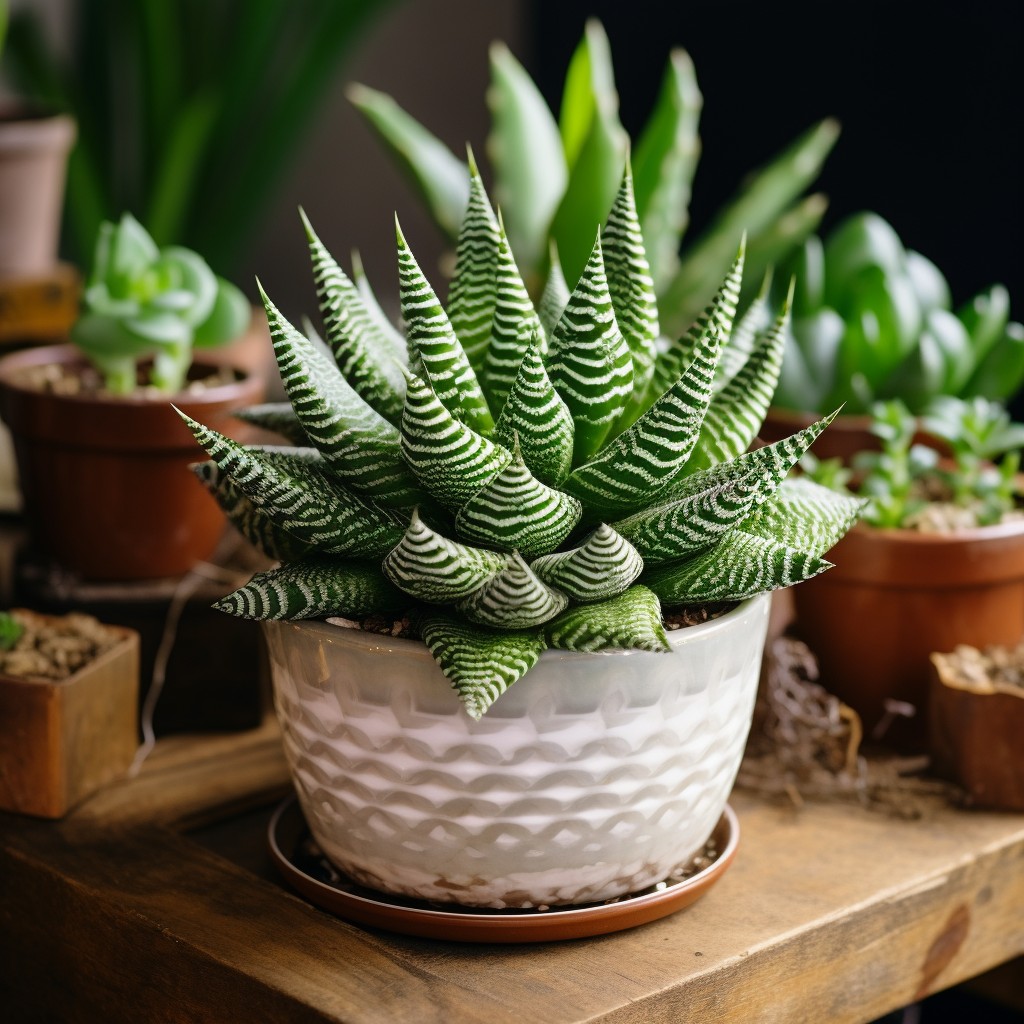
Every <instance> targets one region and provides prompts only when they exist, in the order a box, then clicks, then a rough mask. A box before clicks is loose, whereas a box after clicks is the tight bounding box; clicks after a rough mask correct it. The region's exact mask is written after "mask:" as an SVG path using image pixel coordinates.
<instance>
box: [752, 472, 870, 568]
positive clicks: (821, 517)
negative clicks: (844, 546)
mask: <svg viewBox="0 0 1024 1024" xmlns="http://www.w3.org/2000/svg"><path fill="white" fill-rule="evenodd" d="M863 507H864V501H863V500H862V499H860V498H854V497H851V496H850V495H846V494H839V493H838V492H836V491H833V490H831V489H830V488H828V487H822V486H821V484H817V483H815V482H814V481H813V480H809V479H808V478H807V477H805V476H799V477H796V478H794V479H792V480H784V481H783V482H782V485H781V486H780V487H779V489H778V491H777V492H776V493H775V494H774V495H773V496H772V498H771V500H769V501H766V502H765V503H764V504H762V505H761V506H760V507H759V508H758V509H757V511H756V512H755V513H754V514H753V515H752V516H751V517H750V518H749V519H748V520H747V521H746V522H745V523H744V524H743V530H744V531H745V532H746V533H752V534H754V535H755V536H758V537H766V538H768V539H771V540H775V541H778V542H779V543H780V544H785V545H787V546H788V547H792V548H799V549H800V550H801V551H808V552H810V553H811V554H813V555H817V556H819V557H821V556H822V555H824V554H825V553H826V552H828V551H829V550H830V549H831V548H832V547H833V546H834V545H835V544H836V543H837V542H838V541H839V539H840V538H841V537H842V536H843V535H844V534H845V533H846V531H847V530H849V529H850V527H851V526H853V524H854V523H855V522H856V521H857V517H858V516H859V515H860V513H861V510H862V509H863Z"/></svg>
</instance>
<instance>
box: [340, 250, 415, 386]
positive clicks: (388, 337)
mask: <svg viewBox="0 0 1024 1024" xmlns="http://www.w3.org/2000/svg"><path fill="white" fill-rule="evenodd" d="M352 280H353V281H354V282H355V286H356V289H357V290H358V291H359V297H360V298H361V299H362V300H363V307H364V308H365V310H366V312H367V315H368V316H369V317H370V319H371V320H372V321H373V323H374V326H375V327H376V328H377V334H376V337H378V338H379V339H380V340H381V342H382V344H384V345H386V346H387V352H388V354H389V355H390V356H391V358H392V359H394V360H395V362H397V363H398V364H399V365H400V366H408V365H409V347H408V345H406V343H405V335H404V334H403V333H402V332H401V331H400V330H399V329H398V328H397V327H396V326H395V325H394V324H393V323H392V322H391V318H390V317H389V316H388V315H387V313H385V312H384V310H383V308H382V307H381V304H380V302H379V301H378V300H377V296H376V294H375V293H374V290H373V285H371V284H370V281H369V278H368V277H367V276H366V271H365V270H363V260H362V257H361V256H360V255H359V250H358V249H353V250H352Z"/></svg>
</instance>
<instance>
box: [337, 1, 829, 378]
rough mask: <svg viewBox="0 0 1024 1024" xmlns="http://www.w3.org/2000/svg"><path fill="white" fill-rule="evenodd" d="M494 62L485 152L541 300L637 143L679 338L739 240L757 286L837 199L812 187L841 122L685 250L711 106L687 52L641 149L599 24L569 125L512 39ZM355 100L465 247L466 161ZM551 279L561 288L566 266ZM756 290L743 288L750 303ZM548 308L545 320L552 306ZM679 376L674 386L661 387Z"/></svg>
mask: <svg viewBox="0 0 1024 1024" xmlns="http://www.w3.org/2000/svg"><path fill="white" fill-rule="evenodd" d="M490 66H491V86H490V88H489V89H488V91H487V103H488V105H489V107H490V110H491V117H492V125H491V132H490V136H489V138H488V140H487V152H488V155H489V156H490V158H491V163H492V167H493V171H494V180H495V186H494V189H495V196H496V199H497V202H498V204H499V205H500V206H501V208H502V210H503V211H504V213H505V226H506V229H507V231H508V237H509V242H510V243H511V246H512V250H513V252H515V254H516V261H517V264H518V266H519V269H520V271H521V273H522V275H523V278H524V280H525V282H526V284H527V288H528V289H529V291H530V292H531V294H532V295H534V297H537V296H538V294H539V283H540V282H542V281H544V280H545V279H546V278H547V276H548V273H547V272H548V268H549V267H550V266H551V265H552V264H553V265H556V266H559V267H560V269H561V270H562V271H564V277H565V280H567V281H568V282H569V284H570V285H573V284H575V282H576V281H577V280H578V278H579V276H580V274H581V272H582V271H583V268H584V265H585V264H586V262H587V259H588V257H589V255H590V244H591V239H592V236H593V231H594V227H595V225H597V224H601V223H603V222H604V221H605V219H606V218H607V216H608V211H609V210H610V209H611V206H612V201H613V200H614V198H615V194H616V190H617V188H618V186H619V181H620V178H621V175H622V165H623V162H624V160H625V157H626V151H627V149H631V153H632V163H633V171H634V188H635V193H636V204H637V214H638V216H639V218H640V225H641V230H642V231H643V234H644V239H645V241H646V244H647V258H648V263H649V265H650V268H651V274H652V277H653V280H654V287H655V292H656V294H657V298H658V307H659V312H660V317H661V329H662V331H664V333H665V334H666V335H667V336H669V337H675V336H678V335H679V334H682V333H683V332H684V331H685V330H686V329H687V328H688V327H689V325H690V323H691V322H692V320H693V319H694V318H695V317H696V316H697V315H698V314H699V313H700V312H701V310H702V309H703V308H704V307H705V305H706V304H707V303H708V302H709V301H710V299H711V297H712V296H713V295H714V292H715V289H716V288H717V287H718V285H719V283H720V282H721V280H722V278H723V277H724V276H725V274H726V271H727V270H728V269H729V265H730V263H731V261H732V257H733V253H734V252H735V248H736V240H737V239H738V238H739V237H740V235H741V234H743V233H744V232H745V233H746V234H747V236H748V239H749V245H748V249H747V270H746V274H745V280H746V281H749V282H752V283H753V289H752V290H753V291H756V289H757V284H758V282H759V281H760V280H761V278H762V277H763V275H764V274H765V272H766V271H767V269H768V268H769V267H770V266H771V265H772V264H773V263H775V262H776V261H777V260H779V259H780V258H781V257H783V256H784V255H786V254H787V253H788V252H789V251H790V250H791V249H792V248H793V247H794V246H795V245H798V244H799V243H800V242H801V241H802V240H803V239H804V238H806V237H807V235H808V234H810V233H811V232H813V231H815V230H816V228H817V226H818V224H819V223H820V221H821V218H822V216H823V215H824V213H825V208H826V205H827V201H826V199H825V197H824V196H823V195H822V194H821V193H814V194H812V195H809V196H805V195H803V192H804V190H805V189H806V188H807V187H808V186H809V185H810V184H811V182H813V181H814V179H815V178H816V177H817V175H818V172H819V171H820V169H821V166H822V164H823V163H824V161H825V159H826V157H827V156H828V154H829V152H830V151H831V149H832V146H833V145H834V144H835V141H836V139H837V137H838V135H839V126H838V125H837V124H836V122H835V121H833V120H830V119H829V120H824V121H822V122H820V123H819V124H817V125H814V126H813V127H811V128H810V129H809V130H808V131H807V132H805V133H804V134H803V135H802V136H801V137H800V138H798V139H796V140H795V141H794V142H792V143H791V144H790V145H789V146H788V147H787V148H786V149H785V150H784V151H783V152H782V153H780V154H779V155H778V156H777V157H776V158H775V159H773V160H772V161H771V162H770V163H769V164H767V165H766V166H765V167H763V168H760V169H758V170H757V171H755V172H753V173H752V174H750V175H749V176H748V177H747V178H746V179H745V181H744V184H743V187H742V188H741V190H740V191H739V192H738V193H737V194H736V195H735V196H734V197H733V198H732V199H731V200H730V201H729V202H728V203H727V204H726V205H725V206H723V207H722V209H721V210H719V211H718V212H717V213H716V214H715V216H714V217H713V218H712V220H711V223H710V225H709V227H708V228H707V229H706V230H705V231H704V232H703V233H702V234H701V235H700V236H699V237H698V238H696V239H694V240H693V241H692V242H688V244H687V246H686V248H685V250H684V251H683V252H682V253H680V242H681V239H682V238H683V236H684V234H685V233H686V230H687V227H688V226H689V205H690V195H691V185H692V182H693V176H694V172H695V171H696V169H697V163H698V160H699V158H700V152H701V142H700V138H699V135H698V126H699V121H700V115H701V107H702V105H703V97H702V96H701V92H700V89H699V88H698V85H697V79H696V75H695V72H694V67H693V62H692V60H691V59H690V57H689V55H688V54H687V53H686V51H685V50H682V49H675V50H673V51H672V52H671V54H670V55H669V60H668V64H667V66H666V68H665V74H664V78H663V81H662V85H661V89H660V91H659V94H658V97H657V100H656V102H655V106H654V109H653V110H652V111H651V115H650V117H649V118H648V120H647V122H646V124H645V125H644V127H643V129H642V130H641V131H640V133H639V134H638V136H637V138H636V140H635V141H634V142H633V143H632V144H630V139H629V136H628V135H627V133H626V131H625V129H624V128H623V127H622V124H621V123H620V121H619V96H618V92H617V90H616V83H615V76H614V72H613V68H612V56H611V47H610V45H609V41H608V37H607V35H606V34H605V31H604V29H603V28H602V26H601V23H600V22H599V21H597V20H596V19H590V20H588V21H587V23H586V27H585V31H584V34H583V38H582V40H581V41H580V43H579V46H578V47H577V49H576V52H575V53H574V54H573V57H572V60H571V62H570V64H569V67H568V69H567V72H566V77H565V85H564V87H563V90H562V103H561V108H560V110H559V114H558V118H557V120H556V118H555V117H554V115H553V114H552V112H551V110H550V109H549V108H548V105H547V102H546V101H545V99H544V97H543V96H542V94H541V92H540V90H539V89H538V88H537V86H536V85H535V84H534V82H533V80H532V79H531V78H530V76H529V74H528V73H527V71H526V69H525V68H523V66H522V65H521V64H520V63H519V62H518V61H517V60H516V58H515V57H514V56H513V55H512V53H510V52H509V50H508V48H507V47H506V46H505V45H504V44H502V43H496V44H495V45H494V46H493V47H492V48H491V52H490ZM349 98H350V99H351V100H352V102H353V103H354V104H355V106H356V107H357V108H358V109H359V110H360V111H361V112H362V113H363V114H364V115H365V117H366V119H367V121H368V123H369V125H370V127H371V128H372V129H373V130H374V131H375V133H376V134H377V135H378V136H379V137H380V138H381V140H382V141H383V143H384V145H385V146H386V148H387V150H388V151H389V153H390V154H391V155H392V156H393V157H394V159H395V162H396V163H397V164H398V166H399V167H400V169H401V170H402V171H403V172H405V174H406V175H407V177H409V178H410V179H411V181H412V182H413V184H414V186H415V187H416V189H417V191H418V192H419V193H420V195H421V196H422V197H423V199H424V201H425V203H426V206H427V210H428V211H429V213H430V214H431V216H432V217H433V219H434V221H435V222H436V223H437V225H438V227H439V228H440V229H441V231H442V232H444V233H445V234H446V235H447V236H448V237H449V238H450V239H451V240H452V242H453V243H454V241H455V238H456V235H457V233H458V230H459V225H460V224H461V221H462V212H463V209H464V208H465V203H466V197H467V189H466V178H465V173H464V167H463V162H462V160H461V158H460V157H458V156H456V155H455V154H454V153H452V152H451V150H450V149H449V148H448V147H447V146H446V145H445V144H444V143H443V142H442V141H441V140H439V139H438V138H437V137H436V136H434V135H433V134H432V133H431V132H430V131H429V130H428V129H427V128H426V127H424V126H423V125H421V124H419V123H418V122H417V121H416V120H415V119H413V118H412V117H411V116H410V115H409V114H408V113H406V112H405V111H404V110H403V109H401V107H399V106H398V104H397V103H396V102H395V101H394V100H393V99H392V98H391V97H390V96H388V95H386V94H385V93H382V92H379V91H378V90H376V89H371V88H368V87H367V86H365V85H358V84H354V85H352V86H351V87H350V90H349ZM553 283H555V284H558V285H559V286H561V274H559V275H558V276H557V277H556V278H555V280H554V282H553ZM748 297H749V296H748V295H746V293H745V295H744V299H746V298H748ZM538 312H539V314H540V315H541V317H542V319H543V318H544V317H545V312H546V310H545V308H543V307H541V308H539V309H538ZM769 319H770V318H769ZM549 326H551V325H550V324H549ZM455 327H456V330H458V329H459V328H460V327H462V328H463V330H464V332H465V330H466V329H467V328H468V329H469V334H468V335H467V343H468V344H469V346H470V349H472V348H473V346H474V344H476V343H478V342H477V337H476V334H474V333H473V327H472V325H470V324H466V325H462V324H456V325H455ZM484 327H486V323H484ZM485 342H486V338H484V339H483V343H485ZM728 358H730V359H731V358H732V357H731V356H730V357H728ZM673 370H674V368H673ZM671 383H672V381H671V380H666V381H664V382H663V386H664V387H665V388H667V387H668V386H669V385H670V384H671Z"/></svg>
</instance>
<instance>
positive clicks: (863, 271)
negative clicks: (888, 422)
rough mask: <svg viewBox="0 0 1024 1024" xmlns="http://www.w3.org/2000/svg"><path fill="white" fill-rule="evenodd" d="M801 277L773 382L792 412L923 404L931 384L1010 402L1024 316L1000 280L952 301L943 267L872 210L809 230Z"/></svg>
mask: <svg viewBox="0 0 1024 1024" xmlns="http://www.w3.org/2000/svg"><path fill="white" fill-rule="evenodd" d="M784 269H785V271H788V272H791V273H793V274H794V275H795V276H796V279H797V288H796V293H795V296H794V299H793V323H792V338H791V339H790V341H789V343H788V345H787V351H786V356H785V359H784V361H783V367H782V378H781V380H780V382H779V388H778V391H777V393H776V402H777V404H778V405H780V406H782V407H785V408H789V409H797V410H799V411H818V412H821V411H824V410H826V409H834V408H836V407H837V406H839V405H844V412H847V413H851V412H867V411H868V410H869V409H870V408H871V406H872V405H873V404H874V403H875V402H877V401H879V400H885V399H895V398H898V399H900V400H902V401H903V402H904V403H905V404H906V405H907V406H908V407H909V408H910V410H911V411H912V412H914V413H921V412H923V411H924V409H925V407H926V406H927V405H928V404H929V403H930V402H931V401H932V399H934V398H935V397H936V396H938V395H953V396H958V397H961V398H973V397H976V396H978V397H982V398H987V399H991V400H998V401H1006V400H1007V399H1009V398H1010V397H1011V396H1012V395H1014V394H1015V393H1016V392H1017V390H1018V389H1019V388H1020V387H1021V385H1022V384H1024V326H1021V324H1019V323H1016V322H1012V321H1010V297H1009V293H1008V292H1007V291H1006V289H1005V288H1004V287H1003V286H1002V285H998V284H997V285H993V286H992V287H991V288H989V289H987V290H986V291H984V292H981V293H980V294H979V295H977V296H975V297H974V298H973V299H971V300H970V301H969V302H968V303H967V304H966V305H964V306H963V307H962V308H961V309H960V310H958V311H957V312H955V313H954V312H953V311H952V309H951V304H950V293H949V286H948V285H947V283H946V280H945V278H944V277H943V275H942V273H941V272H940V270H939V269H938V267H936V266H935V264H934V263H932V262H931V261H930V260H928V259H926V258H925V257H924V256H922V255H921V254H920V253H917V252H914V251H913V250H910V249H906V248H904V246H903V243H902V242H901V241H900V239H899V237H898V236H897V234H896V232H895V231H894V230H893V228H892V227H891V226H890V225H889V224H888V223H886V222H885V221H884V220H883V219H882V218H881V217H879V216H878V215H877V214H874V213H861V214H856V215H854V216H852V217H849V218H848V219H847V220H845V221H844V222H843V223H842V224H840V225H838V226H837V227H836V228H835V230H834V231H833V232H832V233H831V234H830V235H829V237H828V239H827V240H826V241H824V242H822V240H821V239H820V238H818V237H817V236H811V237H810V238H808V239H807V240H806V241H805V242H804V243H803V246H802V248H801V249H800V250H798V252H797V253H796V254H795V255H794V256H793V258H792V260H791V261H790V263H789V264H788V265H786V266H785V268H784Z"/></svg>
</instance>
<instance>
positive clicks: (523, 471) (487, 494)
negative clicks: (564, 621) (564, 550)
mask: <svg viewBox="0 0 1024 1024" xmlns="http://www.w3.org/2000/svg"><path fill="white" fill-rule="evenodd" d="M582 514H583V506H582V505H580V503H579V502H578V501H577V500H576V499H575V498H573V497H571V496H570V495H568V494H564V493H563V492H562V491H558V490H555V489H554V488H552V487H548V486H547V485H546V484H543V483H541V481H539V480H538V479H537V478H536V477H535V476H534V475H533V474H532V473H531V472H530V471H529V469H527V468H526V463H525V462H523V457H522V454H521V453H520V451H519V447H518V445H517V444H516V445H514V447H513V458H512V461H511V462H509V463H508V464H507V465H506V466H505V468H504V469H503V470H502V471H501V472H500V473H499V474H498V475H497V476H496V477H494V478H493V479H492V480H491V481H490V483H488V484H485V485H484V486H483V487H482V488H480V490H479V491H477V493H476V494H474V495H473V497H472V498H470V499H469V501H468V502H466V504H465V505H463V506H462V508H461V509H460V511H459V514H458V515H457V516H456V518H455V530H456V532H457V533H458V534H459V536H460V537H461V538H463V539H464V540H468V541H475V542H476V543H479V544H485V545H486V546H488V547H492V548H497V549H498V550H500V551H520V552H522V554H523V555H524V556H525V557H526V558H534V557H536V556H537V555H545V554H547V553H548V552H549V551H554V550H555V548H557V547H558V546H559V545H560V544H561V543H562V542H563V541H564V540H565V539H566V538H567V537H568V536H569V534H570V533H572V531H573V529H574V528H575V527H576V524H577V523H578V522H579V521H580V516H581V515H582Z"/></svg>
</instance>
